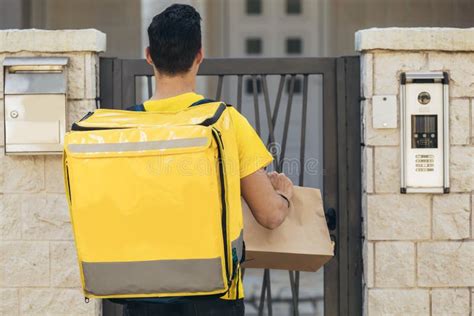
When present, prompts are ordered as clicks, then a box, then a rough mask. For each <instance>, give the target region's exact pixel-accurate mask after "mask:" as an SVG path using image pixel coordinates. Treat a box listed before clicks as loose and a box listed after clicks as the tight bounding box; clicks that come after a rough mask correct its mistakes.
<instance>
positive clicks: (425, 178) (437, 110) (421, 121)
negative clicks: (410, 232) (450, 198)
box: [400, 72, 449, 193]
mask: <svg viewBox="0 0 474 316" xmlns="http://www.w3.org/2000/svg"><path fill="white" fill-rule="evenodd" d="M400 91H401V95H400V102H401V106H400V121H401V193H448V192H449V125H448V124H449V95H448V93H449V78H448V74H447V73H446V72H424V73H423V72H406V73H402V76H401V89H400Z"/></svg>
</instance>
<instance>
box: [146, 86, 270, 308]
mask: <svg viewBox="0 0 474 316" xmlns="http://www.w3.org/2000/svg"><path fill="white" fill-rule="evenodd" d="M202 99H204V97H203V96H202V95H199V94H196V93H193V92H190V93H184V94H180V95H178V96H175V97H171V98H167V99H160V100H149V101H146V102H145V103H144V104H143V106H144V107H145V111H150V112H153V111H161V112H166V111H169V112H178V111H181V110H184V109H186V108H188V107H189V106H190V105H191V104H193V103H195V102H197V101H200V100H202ZM229 112H230V117H231V119H232V122H233V123H234V130H235V132H236V140H237V148H238V152H239V172H240V178H241V179H242V178H244V177H246V176H248V175H251V174H252V173H254V172H255V171H257V170H259V169H261V168H263V167H266V166H267V165H268V164H270V163H271V162H272V161H273V157H272V155H271V154H270V153H269V152H268V150H267V148H266V147H265V145H264V144H263V142H262V140H261V139H260V137H259V136H258V135H257V133H256V132H255V130H254V129H253V127H252V126H251V125H250V124H249V122H248V121H247V119H246V118H245V117H244V116H243V115H242V114H240V113H239V112H238V111H237V110H236V109H234V108H233V107H231V108H230V109H229ZM237 288H238V290H237ZM237 293H238V296H239V298H243V297H244V289H243V285H242V277H241V274H240V273H239V278H238V281H237V280H234V281H233V282H232V285H231V287H230V289H229V291H228V292H227V294H226V295H224V296H222V297H221V298H222V299H227V300H232V299H235V298H236V294H237Z"/></svg>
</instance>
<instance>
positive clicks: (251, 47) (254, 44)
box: [245, 37, 262, 55]
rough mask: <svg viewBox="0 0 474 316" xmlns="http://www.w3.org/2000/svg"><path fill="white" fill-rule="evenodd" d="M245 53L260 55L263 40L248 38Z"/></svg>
mask: <svg viewBox="0 0 474 316" xmlns="http://www.w3.org/2000/svg"><path fill="white" fill-rule="evenodd" d="M245 52H246V53H247V54H248V55H259V54H261V53H262V39H261V38H258V37H254V38H247V40H246V42H245Z"/></svg>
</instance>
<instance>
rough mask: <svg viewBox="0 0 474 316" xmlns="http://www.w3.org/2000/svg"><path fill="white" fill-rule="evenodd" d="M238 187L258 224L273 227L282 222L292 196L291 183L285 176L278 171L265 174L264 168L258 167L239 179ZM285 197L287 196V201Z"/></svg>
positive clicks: (288, 209)
mask: <svg viewBox="0 0 474 316" xmlns="http://www.w3.org/2000/svg"><path fill="white" fill-rule="evenodd" d="M240 188H241V192H242V196H243V197H244V199H245V201H246V202H247V204H248V205H249V207H250V210H251V211H252V214H253V216H254V217H255V219H256V220H257V222H258V223H259V224H260V225H262V226H263V227H266V228H268V229H275V228H277V227H278V226H280V225H281V223H283V221H284V220H285V218H286V216H287V215H288V212H289V211H290V208H289V207H288V201H289V199H290V198H291V197H292V196H293V184H292V183H291V180H290V179H288V177H287V176H285V175H284V174H279V173H275V174H274V173H271V174H267V173H266V172H265V170H263V169H260V170H258V171H256V172H254V173H252V174H250V175H248V176H246V177H245V178H242V179H240ZM283 196H284V197H283ZM285 198H288V201H286V200H285Z"/></svg>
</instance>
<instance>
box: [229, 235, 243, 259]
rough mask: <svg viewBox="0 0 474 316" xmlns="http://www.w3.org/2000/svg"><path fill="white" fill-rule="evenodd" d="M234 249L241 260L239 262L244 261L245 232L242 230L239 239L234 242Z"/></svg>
mask: <svg viewBox="0 0 474 316" xmlns="http://www.w3.org/2000/svg"><path fill="white" fill-rule="evenodd" d="M231 245H232V248H234V249H235V250H236V252H237V258H239V261H241V260H242V255H243V251H244V231H243V230H241V231H240V234H239V237H237V239H234V240H232V243H231Z"/></svg>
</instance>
